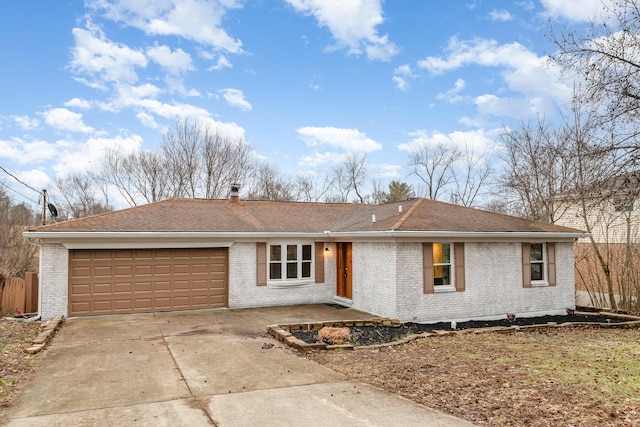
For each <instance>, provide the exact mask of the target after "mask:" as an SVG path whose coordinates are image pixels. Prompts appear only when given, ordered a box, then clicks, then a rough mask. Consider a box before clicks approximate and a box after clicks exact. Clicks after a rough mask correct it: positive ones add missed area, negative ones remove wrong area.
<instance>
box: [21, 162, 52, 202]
mask: <svg viewBox="0 0 640 427" xmlns="http://www.w3.org/2000/svg"><path fill="white" fill-rule="evenodd" d="M16 176H17V177H18V178H19V179H20V181H23V182H26V183H27V184H29V185H30V186H31V187H33V188H36V189H40V188H49V187H51V184H52V182H51V178H49V176H48V175H47V174H46V173H44V172H43V171H42V170H40V169H31V170H28V171H27V170H25V171H19V172H16ZM31 195H32V196H33V193H31ZM34 197H35V196H34Z"/></svg>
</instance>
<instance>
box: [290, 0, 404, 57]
mask: <svg viewBox="0 0 640 427" xmlns="http://www.w3.org/2000/svg"><path fill="white" fill-rule="evenodd" d="M286 1H287V3H289V4H290V5H291V6H292V7H293V8H294V9H295V10H296V11H297V12H299V13H303V14H305V15H312V16H313V17H314V18H315V19H316V20H317V21H318V24H319V25H320V26H324V27H327V28H328V29H329V31H330V32H331V34H332V35H333V38H334V39H335V40H336V42H337V45H336V46H335V48H338V49H342V48H347V49H348V52H349V54H355V55H359V54H362V53H363V52H364V53H366V55H367V57H368V58H369V59H371V60H380V61H388V60H390V59H391V58H392V57H393V56H395V55H396V54H397V53H398V48H397V46H396V45H395V44H394V43H393V42H391V41H389V38H388V36H387V35H386V34H385V35H382V36H381V35H379V34H378V30H377V29H376V27H377V26H378V25H380V24H382V23H383V21H384V18H383V15H382V4H381V1H380V0H370V1H360V0H341V1H339V2H336V1H334V0H286Z"/></svg>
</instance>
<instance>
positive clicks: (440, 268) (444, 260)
mask: <svg viewBox="0 0 640 427" xmlns="http://www.w3.org/2000/svg"><path fill="white" fill-rule="evenodd" d="M433 285H434V286H447V285H451V245H450V244H449V243H434V244H433Z"/></svg>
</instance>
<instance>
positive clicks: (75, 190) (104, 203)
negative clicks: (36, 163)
mask: <svg viewBox="0 0 640 427" xmlns="http://www.w3.org/2000/svg"><path fill="white" fill-rule="evenodd" d="M56 187H57V193H58V195H59V199H61V200H60V202H57V203H58V206H57V208H58V211H59V212H60V214H61V215H59V216H61V217H63V218H67V219H70V218H82V217H85V216H89V215H96V214H101V213H104V212H108V211H110V210H111V207H110V206H109V199H108V197H107V194H106V192H104V191H102V194H101V195H97V194H96V193H97V192H98V191H99V190H101V189H99V188H97V184H96V182H95V181H94V180H92V179H91V178H90V176H89V175H79V174H78V175H70V176H68V177H66V178H58V179H56ZM102 190H104V189H102ZM61 219H62V218H61Z"/></svg>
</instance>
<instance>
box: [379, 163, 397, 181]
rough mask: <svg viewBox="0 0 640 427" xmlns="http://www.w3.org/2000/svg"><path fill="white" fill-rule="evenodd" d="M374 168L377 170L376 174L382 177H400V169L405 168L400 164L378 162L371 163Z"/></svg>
mask: <svg viewBox="0 0 640 427" xmlns="http://www.w3.org/2000/svg"><path fill="white" fill-rule="evenodd" d="M371 167H372V169H375V170H377V171H378V172H377V173H376V176H379V177H381V178H390V179H399V178H400V177H401V175H400V171H401V170H402V169H403V167H402V166H400V165H390V164H377V165H371Z"/></svg>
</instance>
